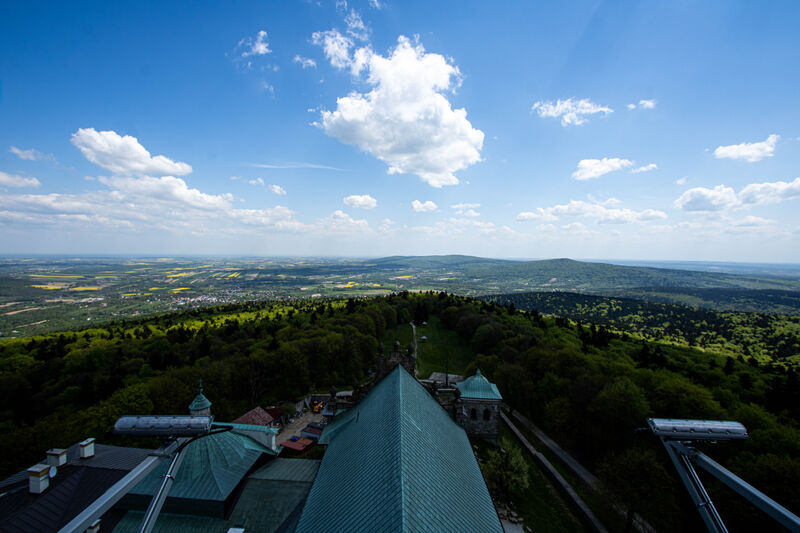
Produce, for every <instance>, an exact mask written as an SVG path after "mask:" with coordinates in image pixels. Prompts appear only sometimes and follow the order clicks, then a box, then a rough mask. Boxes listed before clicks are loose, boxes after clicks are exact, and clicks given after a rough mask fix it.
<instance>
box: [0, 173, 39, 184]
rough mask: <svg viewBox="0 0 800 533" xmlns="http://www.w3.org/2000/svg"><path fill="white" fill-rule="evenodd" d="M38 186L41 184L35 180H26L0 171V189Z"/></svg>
mask: <svg viewBox="0 0 800 533" xmlns="http://www.w3.org/2000/svg"><path fill="white" fill-rule="evenodd" d="M39 185H41V183H40V182H39V180H37V179H36V178H26V177H24V176H17V175H16V174H7V173H5V172H3V171H0V187H38V186H39Z"/></svg>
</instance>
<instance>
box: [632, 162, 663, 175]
mask: <svg viewBox="0 0 800 533" xmlns="http://www.w3.org/2000/svg"><path fill="white" fill-rule="evenodd" d="M657 168H658V165H656V164H655V163H650V164H649V165H643V166H641V167H638V168H634V169H633V170H631V172H633V173H634V174H639V173H640V172H650V171H651V170H655V169H657Z"/></svg>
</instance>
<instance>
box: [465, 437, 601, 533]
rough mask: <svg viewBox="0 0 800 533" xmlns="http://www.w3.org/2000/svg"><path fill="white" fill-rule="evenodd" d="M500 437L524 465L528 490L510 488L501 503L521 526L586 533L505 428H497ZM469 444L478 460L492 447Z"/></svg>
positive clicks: (545, 531)
mask: <svg viewBox="0 0 800 533" xmlns="http://www.w3.org/2000/svg"><path fill="white" fill-rule="evenodd" d="M501 436H502V437H508V439H509V440H510V441H511V442H512V443H513V446H514V447H516V448H519V451H520V452H521V453H522V456H523V457H524V458H525V461H526V462H527V463H528V469H529V471H528V479H529V485H528V488H527V489H524V490H522V489H519V488H515V489H513V490H512V491H511V495H510V496H511V498H510V499H511V501H510V502H504V503H506V504H507V505H509V507H510V508H511V509H513V510H514V511H515V512H516V513H517V514H518V515H519V516H520V517H521V518H522V520H523V525H524V526H526V527H527V528H528V529H527V530H528V531H536V532H537V533H567V532H569V533H572V532H576V533H580V532H583V531H586V529H585V528H584V526H583V524H582V523H581V522H580V521H579V520H578V518H577V517H576V516H575V515H574V514H573V513H572V511H570V508H569V507H568V505H567V503H566V502H565V501H564V500H563V498H561V495H560V494H559V493H558V491H557V490H556V488H555V487H554V486H553V485H552V484H551V483H550V481H549V480H548V479H547V478H546V477H545V476H544V474H543V473H542V472H541V470H539V467H538V466H537V465H536V463H535V462H534V461H533V458H532V457H531V456H530V454H529V453H528V452H527V451H526V450H524V449H523V448H522V445H521V444H520V443H519V441H517V439H516V437H514V435H513V434H512V433H511V431H510V430H509V429H508V428H507V427H506V426H505V425H503V426H502V428H501ZM472 444H473V445H476V446H477V447H478V452H477V454H478V457H479V458H480V459H481V461H482V460H484V459H485V458H486V453H487V451H488V450H489V449H491V448H492V445H491V444H489V443H487V442H486V441H484V440H481V439H474V440H472ZM481 466H483V464H481Z"/></svg>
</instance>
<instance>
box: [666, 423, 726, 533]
mask: <svg viewBox="0 0 800 533" xmlns="http://www.w3.org/2000/svg"><path fill="white" fill-rule="evenodd" d="M661 442H662V444H664V448H665V449H666V450H667V455H669V458H670V459H671V460H672V464H673V465H675V469H676V470H677V471H678V475H679V476H680V478H681V481H683V484H684V485H685V486H686V490H688V491H689V495H690V496H691V497H692V501H693V502H694V504H695V506H696V507H697V510H698V511H699V512H700V517H701V518H702V519H703V522H704V523H705V525H706V527H707V528H708V530H709V531H711V532H712V533H728V528H726V527H725V523H724V522H723V521H722V518H721V517H720V516H719V513H718V512H717V509H716V507H714V503H713V502H712V501H711V497H710V496H709V495H708V493H707V492H706V489H705V487H704V486H703V483H702V482H701V481H700V478H699V477H698V476H697V472H696V471H695V469H694V467H693V466H692V463H691V461H690V460H689V458H688V457H687V456H686V455H687V453H686V452H687V449H686V447H685V446H684V445H683V444H682V443H681V442H679V441H668V440H665V439H664V438H661Z"/></svg>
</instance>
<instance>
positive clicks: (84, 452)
mask: <svg viewBox="0 0 800 533" xmlns="http://www.w3.org/2000/svg"><path fill="white" fill-rule="evenodd" d="M78 447H79V448H80V458H81V459H89V458H90V457H94V437H91V438H88V439H86V440H82V441H81V442H79V443H78Z"/></svg>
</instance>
